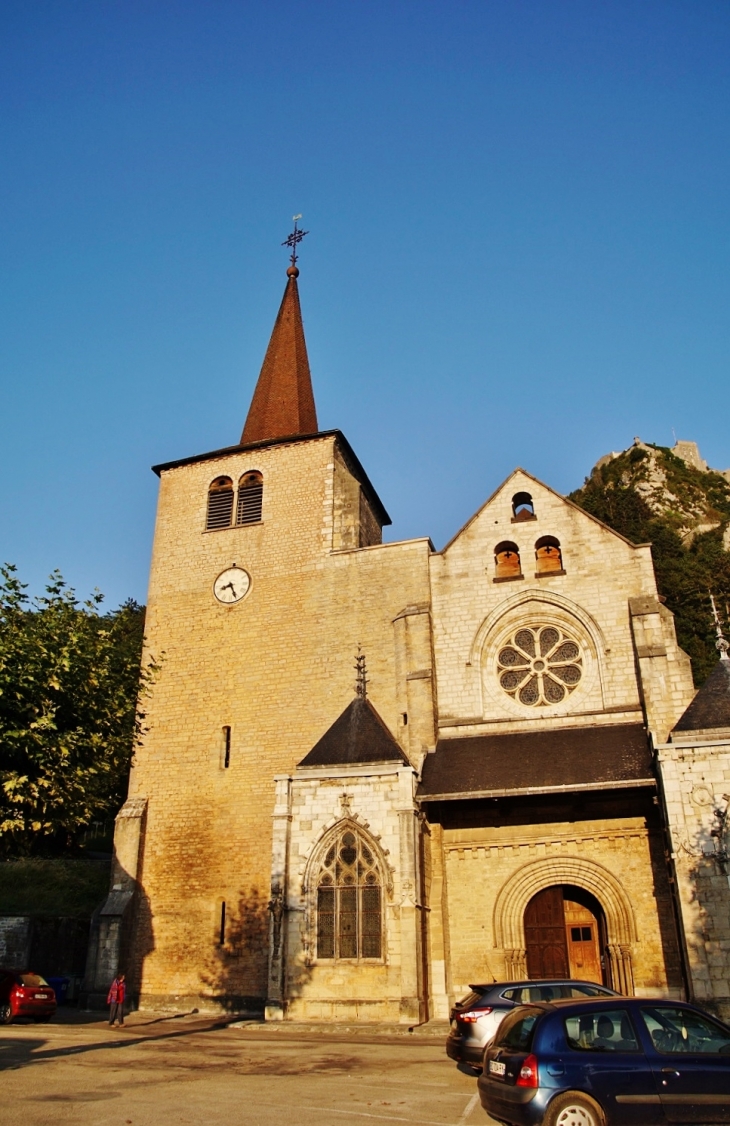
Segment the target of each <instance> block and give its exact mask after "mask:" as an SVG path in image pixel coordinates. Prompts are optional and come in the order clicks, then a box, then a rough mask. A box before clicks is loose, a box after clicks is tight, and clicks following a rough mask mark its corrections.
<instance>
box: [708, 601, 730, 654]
mask: <svg viewBox="0 0 730 1126" xmlns="http://www.w3.org/2000/svg"><path fill="white" fill-rule="evenodd" d="M710 602H711V603H712V620H713V624H714V626H715V635H716V637H717V641H716V642H715V648H716V649H717V650H718V652H719V654H720V660H721V661H727V660H728V659H730V658H728V655H727V651H728V649H730V642H729V641H726V640H725V637H724V636H723V632H722V621H721V620H720V615H719V614H718V612H717V606H716V605H715V599H714V597H713V595H712V593H710Z"/></svg>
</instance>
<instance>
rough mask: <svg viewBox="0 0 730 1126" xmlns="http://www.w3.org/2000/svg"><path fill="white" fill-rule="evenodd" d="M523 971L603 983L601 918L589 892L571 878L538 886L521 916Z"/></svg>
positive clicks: (535, 976)
mask: <svg viewBox="0 0 730 1126" xmlns="http://www.w3.org/2000/svg"><path fill="white" fill-rule="evenodd" d="M524 926H525V955H526V961H527V976H528V977H530V978H541V977H573V978H580V979H582V980H583V981H595V982H598V983H599V984H602V985H605V984H606V968H605V959H604V951H605V949H606V922H605V917H604V913H603V909H602V908H601V905H600V903H599V902H598V900H597V899H596V897H595V896H594V895H591V893H590V892H588V891H585V890H584V889H583V888H580V887H576V886H575V885H573V884H555V885H553V886H552V887H547V888H543V890H542V891H539V892H538V893H537V894H536V895H533V897H532V899H530V901H529V902H528V904H527V906H526V908H525V916H524Z"/></svg>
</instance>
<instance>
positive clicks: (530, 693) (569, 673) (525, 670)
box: [497, 625, 583, 707]
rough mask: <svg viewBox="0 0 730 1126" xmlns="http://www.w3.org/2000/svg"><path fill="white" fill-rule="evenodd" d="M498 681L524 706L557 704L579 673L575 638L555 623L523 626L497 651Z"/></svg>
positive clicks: (565, 694)
mask: <svg viewBox="0 0 730 1126" xmlns="http://www.w3.org/2000/svg"><path fill="white" fill-rule="evenodd" d="M497 665H498V673H497V674H498V676H499V683H500V684H501V686H502V688H503V689H504V690H505V692H506V693H507V694H508V695H509V696H511V697H512V699H513V700H517V701H519V703H520V704H525V705H527V706H528V707H545V706H546V705H549V704H560V703H562V701H563V700H564V699H565V698H566V697H567V696H569V695H570V693H571V692H573V691H574V690H575V688H576V687H577V686H578V684H579V683H580V681H581V678H582V676H583V658H582V654H581V650H580V646H579V645H578V643H577V641H575V640H574V639H573V638H572V637H569V636H568V635H567V634H566V633H565V632H564V631H563V630H562V629H558V628H557V627H556V626H538V625H533V626H523V627H522V628H521V629H518V630H516V632H515V633H514V634H513V635H512V637H511V638H510V640H509V642H508V643H507V645H504V646H503V647H502V648H501V649H500V651H499V653H498V654H497Z"/></svg>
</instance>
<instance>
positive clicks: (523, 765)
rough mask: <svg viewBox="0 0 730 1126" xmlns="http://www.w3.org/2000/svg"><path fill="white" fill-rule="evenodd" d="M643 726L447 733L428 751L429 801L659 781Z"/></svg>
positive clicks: (425, 788)
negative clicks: (461, 735)
mask: <svg viewBox="0 0 730 1126" xmlns="http://www.w3.org/2000/svg"><path fill="white" fill-rule="evenodd" d="M653 784H654V775H653V772H652V759H651V751H650V748H649V741H648V738H647V734H646V729H645V728H644V727H643V726H642V725H641V724H620V725H619V724H613V725H611V726H607V727H580V728H575V727H573V728H554V729H553V730H552V731H530V732H527V733H518V734H514V733H512V734H509V735H477V736H472V737H467V738H461V739H441V740H439V743H438V745H437V747H436V750H435V752H434V753H433V754H429V755H426V759H425V761H424V764H423V772H422V779H421V784H420V786H419V789H418V797H419V798H421V799H422V800H424V801H434V800H441V801H448V800H455V799H458V798H470V797H471V798H473V797H489V796H491V797H499V796H505V795H508V794H527V793H533V794H534V793H545V792H548V793H549V792H550V791H558V790H560V791H562V790H566V789H569V790H585V789H594V790H595V789H603V788H616V787H622V786H637V785H653Z"/></svg>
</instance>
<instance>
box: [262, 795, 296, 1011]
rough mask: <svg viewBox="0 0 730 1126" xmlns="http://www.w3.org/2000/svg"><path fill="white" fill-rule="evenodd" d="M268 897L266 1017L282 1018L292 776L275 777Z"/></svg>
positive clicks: (284, 1001) (284, 985)
mask: <svg viewBox="0 0 730 1126" xmlns="http://www.w3.org/2000/svg"><path fill="white" fill-rule="evenodd" d="M275 782H276V796H275V798H274V813H273V822H274V825H273V833H272V845H271V898H270V900H269V914H270V922H269V984H268V990H267V997H266V1008H265V1018H266V1020H283V1019H284V1010H285V1006H286V996H285V993H286V957H285V953H286V947H287V933H286V932H287V908H288V899H289V841H290V835H291V778H290V777H289V775H287V774H278V775H276V776H275Z"/></svg>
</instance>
